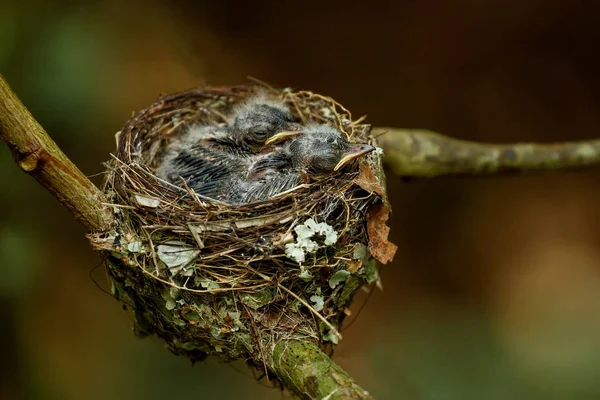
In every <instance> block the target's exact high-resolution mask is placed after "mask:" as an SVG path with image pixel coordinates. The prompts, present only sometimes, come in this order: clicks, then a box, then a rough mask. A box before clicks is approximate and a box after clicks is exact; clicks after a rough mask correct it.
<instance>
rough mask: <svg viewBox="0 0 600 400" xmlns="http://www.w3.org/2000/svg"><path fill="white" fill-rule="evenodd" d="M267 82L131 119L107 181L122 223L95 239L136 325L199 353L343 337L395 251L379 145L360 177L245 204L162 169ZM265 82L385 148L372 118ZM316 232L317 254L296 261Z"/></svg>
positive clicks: (173, 102)
mask: <svg viewBox="0 0 600 400" xmlns="http://www.w3.org/2000/svg"><path fill="white" fill-rule="evenodd" d="M255 90H257V87H256V86H254V85H246V86H237V87H225V88H210V87H208V88H201V89H194V90H189V91H186V92H182V93H178V94H174V95H169V96H164V97H162V98H160V99H159V100H158V101H156V102H155V103H154V104H152V105H150V106H149V107H148V108H146V109H144V110H142V111H140V112H138V113H137V114H136V115H135V116H134V117H133V118H131V119H130V120H129V121H128V123H127V124H126V125H125V127H124V128H123V129H122V131H121V132H119V134H117V152H116V155H115V157H114V159H113V160H111V161H110V162H109V170H108V175H107V176H108V177H107V180H106V184H105V189H104V190H105V192H106V194H107V196H108V198H109V199H110V200H109V201H110V203H111V204H112V207H113V210H114V213H115V217H116V220H117V226H116V227H115V229H114V231H111V232H103V233H98V234H94V235H91V236H90V239H91V241H92V243H93V245H94V246H95V248H96V249H97V250H99V251H102V252H103V254H104V255H105V257H106V259H107V261H108V266H109V269H108V271H109V275H110V277H111V280H112V283H113V287H112V290H113V293H114V295H115V296H116V297H117V298H118V299H119V300H120V301H121V302H122V304H123V307H124V308H125V309H126V310H128V311H129V312H130V314H131V316H132V318H133V321H134V326H135V331H136V332H137V333H138V334H139V335H156V336H158V337H160V338H162V339H163V340H164V341H165V342H166V343H167V345H168V347H169V349H170V350H171V351H173V352H174V353H177V354H183V355H186V356H187V357H189V358H191V359H193V360H198V359H202V358H204V357H205V356H206V355H208V354H217V355H221V356H224V357H225V358H228V359H239V358H244V359H247V360H252V361H254V362H256V363H262V362H264V357H265V354H267V353H268V351H267V350H268V348H269V346H271V345H272V344H273V343H275V341H277V340H281V339H285V338H289V337H299V338H304V339H307V340H314V341H316V342H319V343H321V344H324V343H327V342H333V343H337V341H338V339H339V337H340V336H339V333H338V331H339V327H340V325H341V322H342V320H343V319H344V317H345V316H346V315H347V314H348V310H347V307H348V305H349V303H350V301H351V299H352V296H353V294H354V292H355V291H356V290H357V289H358V288H359V287H360V286H361V285H363V284H365V283H372V282H374V281H375V280H376V279H377V262H376V259H379V261H382V262H384V263H385V262H387V261H389V259H391V257H392V256H393V252H394V246H393V245H391V244H390V243H388V242H387V232H388V228H387V227H386V226H385V221H386V220H387V217H388V212H389V207H388V206H387V199H386V194H385V184H384V182H383V173H382V168H381V155H380V152H373V153H371V154H370V155H368V156H366V157H363V158H362V159H361V160H360V162H359V165H356V166H355V168H354V169H353V170H352V171H350V172H344V173H335V174H331V176H329V177H326V178H323V179H320V180H318V181H317V182H314V183H309V184H306V185H302V186H300V187H298V188H296V189H294V190H292V191H290V192H288V193H283V194H281V195H278V196H275V197H274V198H272V199H269V200H268V201H262V202H257V203H253V204H247V205H243V206H235V207H234V206H228V205H226V204H223V203H219V202H215V201H210V200H208V199H205V198H198V196H195V195H194V193H193V192H192V191H191V190H189V189H188V188H186V187H185V185H183V184H182V186H176V185H173V184H170V183H167V182H165V181H162V180H160V179H159V178H157V177H156V176H155V175H154V173H155V168H156V166H157V165H158V162H159V161H160V159H161V156H162V155H163V154H164V150H165V148H166V147H167V146H168V144H169V143H170V142H172V141H173V140H174V138H176V137H177V136H178V135H180V134H181V133H182V132H184V131H185V129H186V128H187V127H189V126H190V124H198V123H202V124H222V123H224V122H225V121H226V115H227V114H228V113H229V112H230V110H231V108H232V107H233V106H235V105H236V104H238V103H239V102H241V101H243V100H244V99H246V98H248V97H249V96H250V95H252V93H254V91H255ZM261 90H264V89H261ZM267 90H268V92H269V94H270V95H271V96H274V97H277V98H279V99H281V100H283V101H284V102H285V103H286V104H287V105H289V107H290V109H291V110H292V113H293V115H294V118H296V119H297V120H298V121H299V122H302V123H307V122H319V123H328V124H332V125H335V126H336V127H338V128H339V129H340V130H341V131H342V132H344V133H345V134H346V135H347V137H348V138H349V139H350V140H351V141H353V142H362V143H371V144H375V143H374V139H373V138H371V137H370V136H369V132H370V126H369V125H365V124H362V123H361V121H360V120H353V119H352V116H351V115H350V113H349V112H348V111H347V110H346V109H345V108H344V107H342V106H341V105H339V104H338V103H337V102H335V101H334V100H332V99H331V98H328V97H324V96H321V95H317V94H313V93H311V92H305V91H292V90H274V89H267ZM299 227H300V228H299ZM311 230H312V231H311ZM307 232H308V234H307ZM311 232H312V237H311V240H313V241H314V242H315V243H317V244H318V248H317V249H316V250H315V249H312V250H311V251H306V254H304V255H302V254H301V255H298V254H296V255H294V254H293V250H294V249H296V250H298V249H301V246H299V245H298V243H299V241H300V240H302V239H303V238H304V237H305V236H306V235H309V236H311ZM302 256H303V257H304V260H302Z"/></svg>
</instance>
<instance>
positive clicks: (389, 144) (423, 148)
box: [373, 128, 600, 178]
mask: <svg viewBox="0 0 600 400" xmlns="http://www.w3.org/2000/svg"><path fill="white" fill-rule="evenodd" d="M373 133H374V135H375V136H377V135H379V134H381V136H378V142H379V145H380V146H381V147H382V148H383V151H384V154H385V157H384V162H385V163H386V165H388V166H389V167H390V169H391V170H392V171H393V172H394V173H395V174H396V175H399V176H402V177H412V178H434V177H438V176H447V175H492V174H499V173H524V172H544V171H557V170H569V169H583V168H589V167H600V139H596V140H589V141H579V142H564V143H552V144H540V143H511V144H487V143H477V142H469V141H466V140H458V139H454V138H451V137H448V136H444V135H441V134H439V133H435V132H430V131H426V130H409V129H396V128H375V129H374V131H373Z"/></svg>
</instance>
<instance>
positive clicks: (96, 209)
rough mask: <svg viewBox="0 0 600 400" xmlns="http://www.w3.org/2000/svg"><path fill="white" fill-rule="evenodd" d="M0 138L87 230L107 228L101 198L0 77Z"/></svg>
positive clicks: (108, 217)
mask: <svg viewBox="0 0 600 400" xmlns="http://www.w3.org/2000/svg"><path fill="white" fill-rule="evenodd" d="M0 138H2V139H3V140H4V141H5V142H6V144H7V145H8V147H9V148H10V152H11V154H12V156H13V159H14V160H15V163H16V164H17V165H18V166H19V168H21V169H22V170H23V171H25V172H26V173H28V174H29V175H31V176H32V177H33V178H34V179H35V180H37V181H38V182H39V183H40V184H41V185H42V186H44V187H45V188H46V189H47V190H48V191H49V192H50V193H52V195H53V196H54V197H56V198H57V199H58V201H60V203H61V204H62V205H64V206H65V207H66V208H67V209H68V210H69V211H70V212H71V214H73V216H74V217H75V219H77V220H78V221H79V222H81V223H82V224H83V225H85V226H86V227H87V228H88V229H89V230H92V231H101V230H106V229H108V228H109V227H110V225H111V221H112V215H111V213H110V212H109V210H108V208H107V207H105V206H104V204H103V203H104V196H103V195H102V193H101V192H100V190H98V188H97V187H96V186H94V184H93V183H92V182H91V181H90V180H89V179H88V178H87V177H86V176H85V175H83V173H82V172H81V171H80V170H79V169H78V168H77V167H76V166H75V164H73V163H72V162H71V160H69V159H68V158H67V156H66V155H65V154H64V153H63V152H62V151H61V150H60V149H59V148H58V146H57V145H56V143H54V141H53V140H52V139H51V138H50V136H48V134H47V133H46V131H45V130H44V128H42V127H41V126H40V124H39V123H38V122H37V121H36V120H35V119H34V118H33V116H32V115H31V113H30V112H29V111H28V110H27V108H26V107H25V106H24V105H23V103H21V101H20V100H19V99H18V97H17V96H16V95H15V94H14V92H13V91H12V90H11V89H10V87H9V86H8V83H6V81H5V80H4V78H3V77H2V75H0Z"/></svg>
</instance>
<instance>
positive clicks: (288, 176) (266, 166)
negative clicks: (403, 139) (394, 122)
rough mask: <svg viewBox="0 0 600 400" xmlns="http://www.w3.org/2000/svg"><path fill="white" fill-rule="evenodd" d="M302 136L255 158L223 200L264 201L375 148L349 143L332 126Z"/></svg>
mask: <svg viewBox="0 0 600 400" xmlns="http://www.w3.org/2000/svg"><path fill="white" fill-rule="evenodd" d="M303 132H304V133H303V135H301V136H298V137H296V138H293V139H290V140H288V141H286V142H285V143H284V144H283V145H281V146H278V147H277V148H276V149H275V150H274V151H272V152H270V153H267V154H264V155H262V156H260V157H258V158H257V160H256V162H255V163H254V164H253V165H252V167H251V168H250V173H249V174H248V175H247V176H246V178H244V179H238V180H237V181H236V182H235V183H234V185H233V186H232V189H231V190H229V191H228V192H227V197H226V198H224V199H223V200H224V201H226V202H229V203H232V204H244V203H250V202H253V201H259V200H266V199H268V198H269V197H271V196H274V195H276V194H278V193H282V192H285V191H287V190H290V189H293V188H294V187H296V186H298V185H300V184H302V183H308V182H310V181H311V179H312V177H313V176H323V175H326V174H331V173H335V172H339V171H342V170H343V169H344V167H346V166H347V165H349V164H350V163H351V162H352V161H354V160H356V159H358V158H359V157H361V156H363V155H365V154H367V153H370V152H371V151H373V150H375V148H374V147H373V146H371V145H368V144H361V143H356V144H354V143H349V142H348V141H347V140H346V138H345V137H344V136H343V135H342V133H341V132H340V131H339V130H338V129H337V128H335V127H333V126H331V125H325V124H322V125H310V126H307V127H306V128H304V129H303Z"/></svg>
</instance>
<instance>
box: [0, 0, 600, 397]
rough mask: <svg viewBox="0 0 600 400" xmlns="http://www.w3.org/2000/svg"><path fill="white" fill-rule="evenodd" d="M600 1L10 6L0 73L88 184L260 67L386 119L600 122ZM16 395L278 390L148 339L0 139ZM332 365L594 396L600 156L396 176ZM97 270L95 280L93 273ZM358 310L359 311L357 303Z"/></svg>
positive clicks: (598, 371)
mask: <svg viewBox="0 0 600 400" xmlns="http://www.w3.org/2000/svg"><path fill="white" fill-rule="evenodd" d="M598 43H600V3H597V2H596V3H594V2H588V1H583V0H582V1H578V0H563V1H552V0H503V1H497V0H485V1H475V0H455V1H444V0H413V1H396V2H368V3H366V2H362V1H356V2H353V1H349V0H347V1H332V2H324V1H315V0H305V1H303V2H301V3H291V2H279V1H275V0H270V1H263V2H244V1H233V0H230V1H220V2H217V1H208V0H206V1H189V0H171V1H166V0H165V1H158V0H146V1H141V0H136V1H127V2H124V1H117V0H107V1H102V2H100V1H98V2H93V1H75V0H71V1H66V0H65V1H57V0H20V1H16V0H0V73H2V74H3V75H4V76H5V78H6V79H7V80H8V81H9V83H10V84H11V86H12V87H13V89H14V90H15V92H16V93H17V94H18V95H19V96H20V98H21V99H22V100H23V102H24V103H25V104H26V105H27V106H28V107H29V109H30V110H31V112H32V113H33V115H34V116H35V117H36V118H37V119H38V120H39V121H40V122H41V124H42V125H43V126H44V127H45V128H46V129H47V130H48V132H49V133H50V135H51V136H52V137H53V138H54V139H55V140H56V142H58V144H59V145H60V146H61V147H62V149H63V150H64V151H65V152H66V153H67V155H68V156H69V157H71V158H72V160H73V161H74V162H75V163H76V164H77V165H78V166H79V167H80V168H81V169H82V170H83V171H84V173H86V174H87V175H89V176H90V177H93V179H94V181H95V182H99V181H100V180H101V173H102V170H103V167H102V162H103V161H105V160H107V159H108V158H109V153H110V152H111V151H113V149H114V134H115V132H117V131H118V130H119V129H120V128H121V126H122V125H123V124H124V123H125V121H126V120H127V119H128V118H129V117H130V116H131V113H132V112H134V111H136V110H139V109H141V108H143V107H145V106H147V105H148V104H150V103H151V102H152V101H154V100H155V99H156V98H157V97H158V95H159V94H160V93H169V92H174V91H179V90H184V89H187V88H190V87H193V86H198V85H202V84H204V83H209V84H213V85H220V84H224V85H228V84H238V83H244V82H245V81H246V76H247V75H251V76H254V77H257V78H259V79H261V80H264V81H267V82H269V83H271V84H273V85H277V86H291V87H296V88H301V89H309V90H313V91H315V92H320V93H323V94H327V95H330V96H333V97H334V98H336V99H337V100H338V101H340V102H341V103H342V104H344V105H345V106H346V107H348V108H349V109H350V110H352V111H353V113H354V115H355V116H358V115H362V114H368V116H369V119H368V121H370V122H371V123H372V124H374V125H383V126H398V127H406V128H428V129H433V130H437V131H441V132H444V133H446V134H449V135H453V136H456V137H459V138H464V139H472V140H480V141H496V142H500V141H503V142H506V141H556V140H575V139H586V138H591V137H598V136H600V129H599V128H600V112H599V111H600V94H599V93H600V90H599V89H600V77H599V74H598V71H599V70H600V69H599V67H600V63H599V62H598V60H597V57H596V56H597V54H596V53H597V52H598ZM0 188H2V191H0V321H1V322H0V324H1V325H0V326H1V329H0V398H1V399H2V400H12V399H90V400H97V399H146V400H152V399H165V398H216V399H221V398H222V399H225V398H240V399H279V398H282V397H286V396H287V395H286V394H284V393H282V392H281V391H279V390H278V389H272V388H269V387H267V386H266V385H260V384H258V383H256V382H255V380H254V377H253V375H252V372H250V371H248V370H247V369H246V368H245V367H244V366H243V365H242V364H237V363H233V364H227V363H223V362H220V361H218V360H208V361H207V362H204V363H200V364H196V365H194V366H191V365H190V363H189V362H188V361H187V360H186V359H183V358H178V357H175V356H173V355H171V354H170V353H168V352H167V351H166V350H165V349H164V348H163V346H162V344H161V343H159V342H158V341H156V340H153V339H145V340H138V339H136V338H135V337H134V336H133V334H132V333H131V328H130V325H129V322H128V320H127V316H126V315H125V314H124V313H123V312H122V311H121V310H120V308H119V306H118V304H117V302H116V301H114V300H113V299H112V298H111V297H110V296H108V295H107V294H105V293H104V292H103V291H102V290H101V289H100V288H104V289H106V288H107V287H108V286H107V282H106V277H105V274H104V271H103V268H98V269H94V267H95V266H97V265H98V263H99V259H98V257H97V256H96V255H95V254H93V253H92V251H91V250H90V248H89V245H88V244H87V242H86V239H85V238H84V233H85V232H84V229H83V228H82V227H81V226H79V225H78V224H76V223H75V222H74V221H73V220H72V218H71V217H70V215H69V214H68V213H67V212H66V211H65V210H64V209H62V208H61V207H60V205H59V204H58V203H57V201H55V200H54V199H53V198H52V197H51V196H50V195H49V194H47V193H46V192H45V191H44V190H43V189H42V188H41V187H40V186H38V184H37V183H36V182H35V181H33V180H32V179H31V178H29V177H27V176H26V175H25V174H23V173H22V172H20V171H19V170H18V169H17V167H16V166H14V165H13V163H12V160H11V158H10V154H9V152H8V150H7V148H6V146H4V145H0ZM389 188H390V195H391V199H392V202H393V207H394V213H393V221H392V225H393V226H392V239H393V241H394V242H395V243H396V244H398V246H399V251H398V253H397V255H396V259H395V260H394V262H393V263H391V264H390V265H387V266H386V267H385V269H384V271H383V282H384V291H383V292H381V291H375V292H374V293H373V294H372V295H371V296H370V299H369V301H368V302H367V303H366V305H364V304H365V300H366V298H367V295H366V294H365V293H362V292H361V293H359V296H358V297H357V301H356V304H355V306H354V308H353V311H354V314H353V316H352V318H354V317H355V316H356V315H357V314H359V310H360V309H361V307H362V306H363V305H364V307H363V308H362V311H361V312H360V315H359V317H358V319H357V320H356V322H354V323H352V324H351V325H350V326H349V327H347V328H346V329H345V330H344V331H343V334H344V340H343V342H342V344H341V345H340V346H339V347H338V350H337V352H336V354H335V359H336V361H337V362H339V363H340V364H341V365H342V366H343V367H344V368H345V369H347V370H348V371H349V372H350V373H351V375H352V376H353V377H354V378H355V379H356V380H357V381H358V383H359V384H361V385H363V386H364V387H365V388H366V389H368V390H369V391H370V392H371V393H372V394H374V395H375V396H376V398H378V399H427V400H445V399H458V400H463V399H486V400H487V399H534V400H535V399H598V398H600V174H599V173H598V172H595V173H594V172H585V173H578V174H575V173H569V174H562V175H554V176H536V177H532V176H527V177H512V178H495V179H445V180H437V181H431V182H411V183H404V182H402V181H400V180H399V179H395V178H393V177H391V176H390V177H389ZM95 282H97V284H98V286H99V287H100V288H98V287H97V286H96V283H95ZM352 318H351V319H352Z"/></svg>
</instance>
